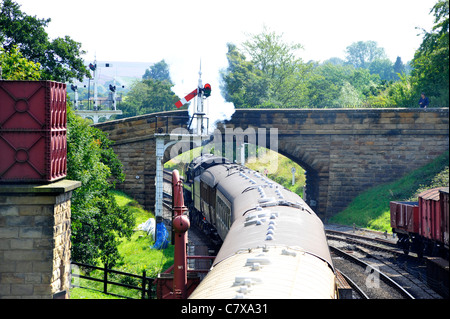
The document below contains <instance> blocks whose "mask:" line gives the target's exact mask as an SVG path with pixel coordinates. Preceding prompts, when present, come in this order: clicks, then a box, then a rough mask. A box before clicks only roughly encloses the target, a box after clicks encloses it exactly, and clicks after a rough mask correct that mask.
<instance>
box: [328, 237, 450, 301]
mask: <svg viewBox="0 0 450 319" xmlns="http://www.w3.org/2000/svg"><path fill="white" fill-rule="evenodd" d="M372 237H373V236H372ZM327 238H328V243H329V245H330V249H331V250H332V252H333V254H335V256H337V258H336V260H335V263H336V264H337V265H338V264H342V261H341V260H339V258H340V259H345V260H347V261H348V260H353V262H354V263H356V264H358V265H359V266H360V267H359V273H358V269H355V267H354V268H350V270H348V271H347V272H346V273H347V274H351V276H350V277H353V276H356V277H357V276H361V274H363V275H364V276H363V277H365V281H361V280H359V282H360V283H362V285H363V286H362V287H361V288H362V289H363V290H364V289H366V290H367V286H373V283H371V282H370V279H374V278H375V279H376V278H377V277H379V279H380V282H384V283H389V285H390V287H391V289H387V290H386V293H384V292H383V293H381V292H379V291H377V289H369V290H371V292H370V293H368V296H369V298H394V299H397V298H410V296H411V297H413V298H414V299H440V298H442V297H443V296H441V295H439V294H438V293H436V292H435V291H434V290H433V289H431V288H430V287H429V286H428V285H427V284H426V281H427V278H426V276H427V275H426V266H425V263H424V261H423V260H421V259H419V258H417V257H413V256H405V255H404V254H403V253H402V252H401V251H400V250H399V249H396V248H394V247H392V244H391V243H390V242H386V240H384V239H379V238H366V237H364V236H355V235H354V234H348V233H344V232H336V231H327ZM356 259H357V260H358V261H356ZM336 267H337V268H339V266H336ZM342 267H350V266H347V265H346V266H342ZM373 269H375V270H376V272H373ZM344 272H345V271H344ZM385 278H389V279H385ZM351 279H353V278H351ZM355 281H358V279H356V280H355ZM391 281H393V282H395V283H396V285H398V286H400V287H403V289H404V290H405V291H406V292H407V294H409V295H410V296H408V295H407V294H405V293H404V292H401V293H400V295H399V296H398V295H396V294H394V293H391V290H392V287H394V286H393V285H395V284H392V283H391ZM364 286H365V287H364ZM363 287H364V288H363ZM379 287H380V288H382V287H381V286H379ZM394 289H396V290H398V289H399V288H394ZM383 290H384V288H383ZM398 291H400V290H398ZM444 297H445V296H444Z"/></svg>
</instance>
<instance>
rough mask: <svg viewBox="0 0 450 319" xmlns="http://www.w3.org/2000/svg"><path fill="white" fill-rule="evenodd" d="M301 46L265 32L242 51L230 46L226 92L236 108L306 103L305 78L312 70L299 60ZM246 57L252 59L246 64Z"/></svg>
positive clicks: (224, 81)
mask: <svg viewBox="0 0 450 319" xmlns="http://www.w3.org/2000/svg"><path fill="white" fill-rule="evenodd" d="M300 48H301V45H300V44H288V43H285V42H284V41H283V39H282V36H281V35H277V34H276V33H275V32H271V31H269V30H268V29H267V28H264V30H263V32H261V33H260V34H256V35H250V36H249V39H248V40H247V41H245V42H244V43H243V44H242V49H241V50H239V49H238V48H237V47H236V45H234V44H228V53H227V59H228V64H229V66H228V68H227V69H226V70H223V71H222V72H221V77H222V87H221V88H222V91H223V95H224V98H225V100H226V101H227V102H233V103H234V105H235V106H236V107H238V108H239V107H293V106H296V105H298V104H299V103H301V102H302V99H303V92H304V89H305V87H306V86H305V85H306V84H305V81H304V76H305V75H306V73H307V72H308V71H309V69H310V68H311V66H310V65H307V64H305V63H303V62H302V60H301V59H300V58H298V57H297V56H296V51H297V50H299V49H300ZM245 53H246V54H247V55H248V56H249V57H250V61H247V60H246V56H245Z"/></svg>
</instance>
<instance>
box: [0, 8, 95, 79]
mask: <svg viewBox="0 0 450 319" xmlns="http://www.w3.org/2000/svg"><path fill="white" fill-rule="evenodd" d="M50 21H51V20H50V19H39V18H37V17H36V16H34V17H33V16H29V15H27V14H25V13H24V12H22V11H21V10H20V5H18V4H17V3H15V2H13V1H12V0H1V2H0V43H1V46H2V47H3V49H4V50H5V52H12V50H14V48H15V47H17V48H18V50H19V51H20V52H21V53H22V55H23V57H24V58H26V59H28V60H29V61H31V62H33V63H35V64H38V63H39V65H40V67H41V70H42V79H43V80H54V81H60V82H67V81H69V80H71V79H73V78H76V79H78V80H80V81H82V80H83V77H85V76H87V77H90V73H89V71H88V70H87V68H86V67H85V66H84V61H83V59H82V58H81V55H83V54H84V53H85V52H84V51H82V50H81V44H80V43H78V42H75V41H74V40H72V39H71V38H70V37H68V36H65V37H64V38H56V39H54V40H52V41H50V40H49V37H48V34H47V32H46V31H45V28H46V27H47V26H48V24H49V23H50Z"/></svg>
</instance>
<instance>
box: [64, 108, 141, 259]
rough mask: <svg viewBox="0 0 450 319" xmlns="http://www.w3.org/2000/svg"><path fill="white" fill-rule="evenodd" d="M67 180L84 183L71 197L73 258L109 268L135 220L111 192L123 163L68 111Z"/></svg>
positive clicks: (95, 132)
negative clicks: (120, 205) (121, 241)
mask: <svg viewBox="0 0 450 319" xmlns="http://www.w3.org/2000/svg"><path fill="white" fill-rule="evenodd" d="M67 124H68V129H67V178H68V179H73V180H78V181H81V183H82V187H80V188H78V189H76V190H75V191H74V192H73V195H72V207H71V210H72V225H71V228H72V229H71V230H72V259H73V260H75V261H77V262H82V263H87V264H97V262H98V261H101V262H103V263H105V264H107V265H109V266H112V265H114V264H115V263H116V262H117V261H118V260H119V259H120V256H119V252H118V250H117V246H118V244H119V242H118V240H117V237H128V238H129V237H130V236H131V234H132V231H133V226H134V223H135V221H134V217H133V215H132V214H131V213H130V212H129V211H128V209H123V208H120V207H119V206H118V205H117V203H116V202H115V199H114V197H113V196H112V195H111V194H110V193H109V192H108V191H109V190H111V189H112V188H113V186H114V182H111V181H114V180H116V181H123V180H124V174H123V172H122V164H121V163H120V162H119V161H118V159H117V157H116V155H115V154H114V152H113V151H112V149H111V143H112V142H111V141H109V140H108V139H107V138H106V134H105V133H104V132H102V131H100V130H98V129H96V128H94V127H92V126H90V125H89V124H88V122H87V121H86V120H84V119H82V118H81V117H79V116H76V115H75V113H74V112H73V111H72V110H71V109H70V108H68V113H67Z"/></svg>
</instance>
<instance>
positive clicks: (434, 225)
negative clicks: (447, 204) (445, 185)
mask: <svg viewBox="0 0 450 319" xmlns="http://www.w3.org/2000/svg"><path fill="white" fill-rule="evenodd" d="M439 190H440V188H433V189H429V190H426V191H424V192H422V193H420V194H419V216H420V228H419V234H420V235H421V236H422V237H424V238H426V239H428V240H431V241H437V242H440V243H443V242H444V237H443V228H442V224H443V223H442V222H443V218H442V217H443V216H442V210H441V201H440V192H439Z"/></svg>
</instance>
